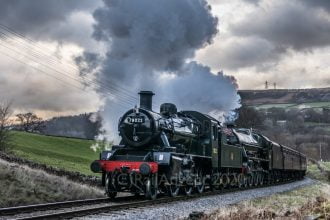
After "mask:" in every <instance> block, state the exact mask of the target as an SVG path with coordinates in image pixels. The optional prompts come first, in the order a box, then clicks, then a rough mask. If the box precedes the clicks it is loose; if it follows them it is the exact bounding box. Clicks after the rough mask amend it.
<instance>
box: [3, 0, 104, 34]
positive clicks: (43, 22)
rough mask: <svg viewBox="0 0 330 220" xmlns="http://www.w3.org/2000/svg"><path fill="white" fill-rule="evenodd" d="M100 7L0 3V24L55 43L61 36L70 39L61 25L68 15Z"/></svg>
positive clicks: (17, 0) (56, 1) (50, 0)
mask: <svg viewBox="0 0 330 220" xmlns="http://www.w3.org/2000/svg"><path fill="white" fill-rule="evenodd" d="M99 5H100V0H96V1H94V0H93V1H90V0H47V1H45V0H31V1H26V0H2V1H1V7H0V23H1V24H4V25H6V26H8V27H10V28H11V29H13V30H15V31H17V32H19V33H22V34H24V35H28V36H30V37H33V38H35V39H46V40H48V39H52V40H54V39H55V40H58V38H56V37H58V36H60V35H62V39H63V40H65V39H66V38H65V36H64V35H65V34H66V35H69V36H70V33H69V32H68V31H65V28H63V27H61V25H63V23H65V22H66V21H67V19H68V18H69V17H70V15H72V14H73V13H75V12H78V11H92V10H93V9H95V7H97V6H99ZM59 28H61V30H59ZM63 30H64V32H63ZM59 31H61V32H62V33H58V32H59ZM71 31H72V30H71ZM54 33H57V36H56V34H55V35H54Z"/></svg>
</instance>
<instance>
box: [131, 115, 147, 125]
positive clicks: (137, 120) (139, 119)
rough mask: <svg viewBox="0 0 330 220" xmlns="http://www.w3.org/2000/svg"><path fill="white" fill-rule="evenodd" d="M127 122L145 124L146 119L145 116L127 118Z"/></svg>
mask: <svg viewBox="0 0 330 220" xmlns="http://www.w3.org/2000/svg"><path fill="white" fill-rule="evenodd" d="M127 122H128V123H133V124H142V123H144V117H143V116H130V117H127Z"/></svg>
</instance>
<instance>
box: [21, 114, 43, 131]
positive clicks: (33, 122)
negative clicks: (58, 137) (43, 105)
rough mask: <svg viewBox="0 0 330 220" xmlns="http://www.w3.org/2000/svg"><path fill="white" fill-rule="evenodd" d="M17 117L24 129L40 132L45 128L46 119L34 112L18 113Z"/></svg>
mask: <svg viewBox="0 0 330 220" xmlns="http://www.w3.org/2000/svg"><path fill="white" fill-rule="evenodd" d="M16 117H17V121H18V122H19V123H20V125H21V128H22V130H23V131H26V132H40V131H41V130H42V129H43V126H44V121H43V120H42V118H40V117H38V116H37V115H36V114H34V113H31V112H28V113H24V114H17V115H16Z"/></svg>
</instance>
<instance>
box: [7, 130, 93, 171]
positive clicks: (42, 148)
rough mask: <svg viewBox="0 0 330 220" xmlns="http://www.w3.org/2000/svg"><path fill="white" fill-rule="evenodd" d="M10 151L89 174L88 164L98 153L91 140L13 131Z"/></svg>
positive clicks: (50, 164)
mask: <svg viewBox="0 0 330 220" xmlns="http://www.w3.org/2000/svg"><path fill="white" fill-rule="evenodd" d="M12 139H13V142H12V152H13V153H14V154H15V155H17V156H19V157H22V158H25V159H28V160H32V161H34V162H37V163H42V164H46V165H49V166H53V167H57V168H62V169H65V170H68V171H77V172H80V173H83V174H87V175H91V174H93V173H92V172H91V171H90V168H89V167H90V164H91V162H92V161H93V160H95V159H98V153H96V152H94V151H93V150H92V149H91V148H90V146H91V145H92V144H93V141H89V140H81V139H74V138H61V137H50V136H44V135H38V134H31V133H26V132H13V138H12Z"/></svg>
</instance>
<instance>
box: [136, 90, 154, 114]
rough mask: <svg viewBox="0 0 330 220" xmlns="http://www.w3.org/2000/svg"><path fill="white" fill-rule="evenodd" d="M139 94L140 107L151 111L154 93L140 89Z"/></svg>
mask: <svg viewBox="0 0 330 220" xmlns="http://www.w3.org/2000/svg"><path fill="white" fill-rule="evenodd" d="M139 95H140V108H144V109H146V110H150V111H152V96H153V95H155V94H154V93H153V92H151V91H141V92H139Z"/></svg>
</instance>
